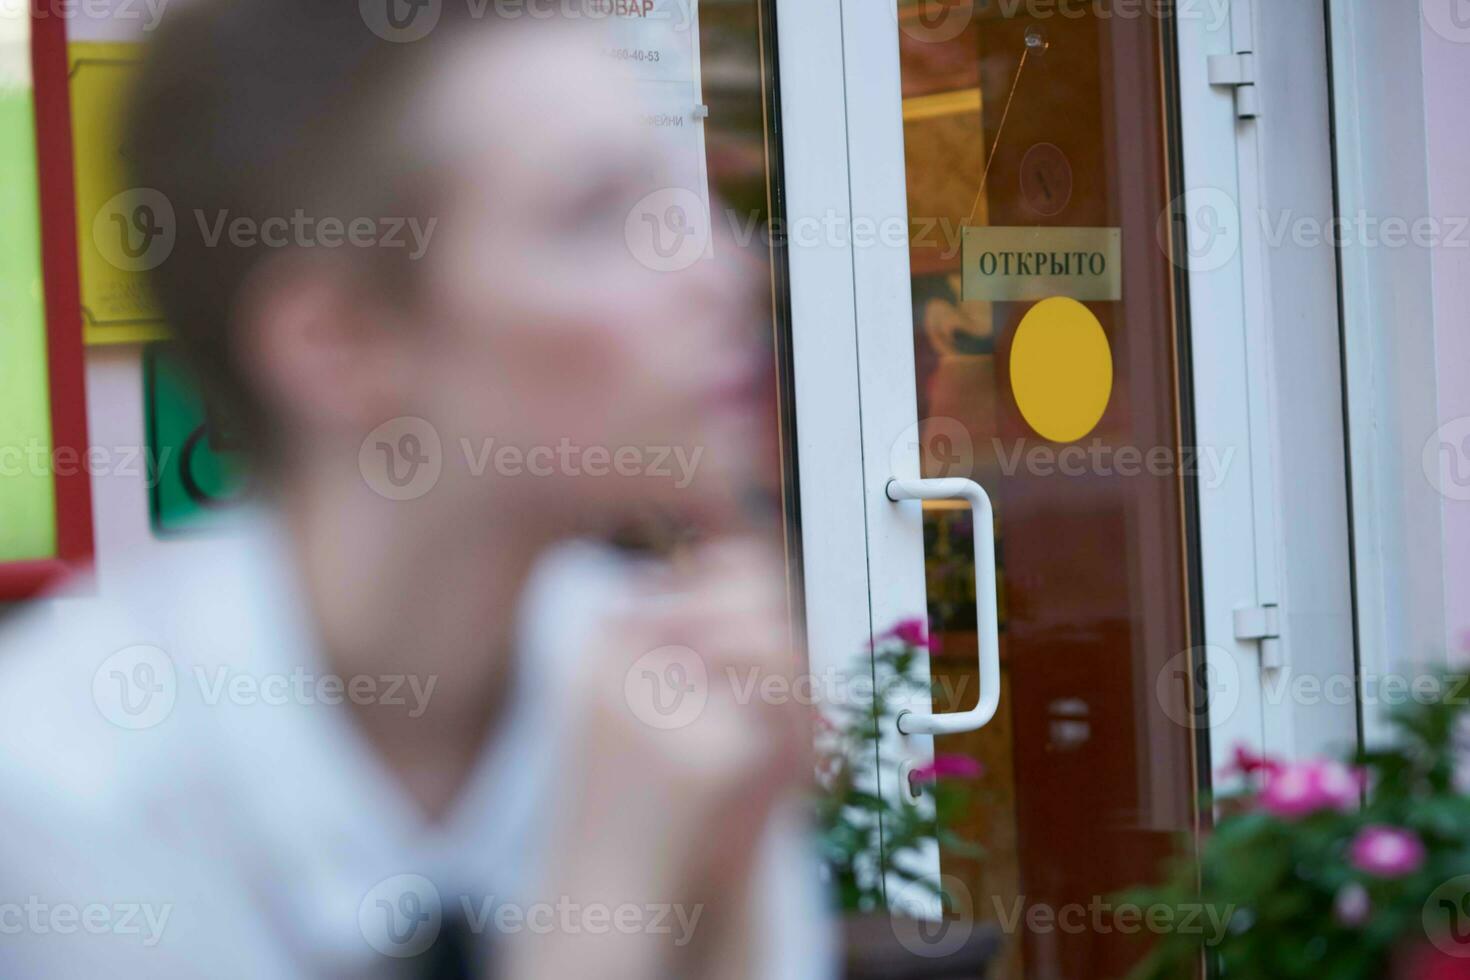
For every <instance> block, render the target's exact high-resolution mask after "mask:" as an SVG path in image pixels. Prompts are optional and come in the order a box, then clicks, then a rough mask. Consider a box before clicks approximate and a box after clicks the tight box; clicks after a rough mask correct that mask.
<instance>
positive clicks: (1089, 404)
mask: <svg viewBox="0 0 1470 980" xmlns="http://www.w3.org/2000/svg"><path fill="white" fill-rule="evenodd" d="M1011 391H1012V392H1013V393H1014V394H1015V397H1016V405H1017V407H1019V408H1020V409H1021V416H1022V418H1024V419H1025V420H1026V424H1027V425H1029V426H1031V428H1032V429H1034V430H1036V432H1037V434H1038V435H1040V436H1041V437H1042V438H1044V439H1050V440H1051V441H1052V442H1076V441H1077V440H1078V439H1081V438H1082V437H1083V436H1085V435H1087V434H1088V433H1089V432H1091V431H1092V430H1093V429H1095V428H1097V424H1098V422H1100V421H1102V417H1103V412H1105V411H1106V410H1107V407H1108V400H1109V399H1110V398H1111V397H1112V394H1113V350H1112V347H1111V346H1110V345H1109V344H1108V336H1107V334H1106V333H1104V332H1103V326H1102V323H1101V322H1099V320H1098V318H1097V316H1096V315H1095V314H1094V313H1093V312H1092V311H1091V310H1089V309H1088V308H1087V307H1085V306H1083V305H1082V304H1081V303H1079V302H1077V301H1076V300H1075V299H1068V298H1066V297H1064V296H1056V297H1053V298H1051V299H1044V300H1042V301H1041V302H1040V303H1037V304H1036V305H1035V306H1033V307H1032V308H1031V310H1030V311H1029V312H1028V313H1027V314H1026V315H1025V317H1023V318H1022V319H1021V325H1020V327H1018V328H1017V329H1016V339H1015V342H1014V343H1013V344H1012V345H1011Z"/></svg>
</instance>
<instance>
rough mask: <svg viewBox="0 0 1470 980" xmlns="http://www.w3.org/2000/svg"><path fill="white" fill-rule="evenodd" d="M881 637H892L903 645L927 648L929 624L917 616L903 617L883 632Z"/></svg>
mask: <svg viewBox="0 0 1470 980" xmlns="http://www.w3.org/2000/svg"><path fill="white" fill-rule="evenodd" d="M882 638H883V639H894V640H897V641H898V642H900V643H902V644H903V645H904V646H910V647H922V648H924V649H926V650H927V649H929V624H928V623H927V622H925V621H924V620H923V619H921V618H919V617H918V616H914V617H913V618H911V619H905V620H902V621H900V622H899V623H898V625H896V626H894V627H893V629H891V630H889V631H888V632H887V633H884V634H883V637H882Z"/></svg>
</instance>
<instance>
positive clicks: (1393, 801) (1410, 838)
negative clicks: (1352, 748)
mask: <svg viewBox="0 0 1470 980" xmlns="http://www.w3.org/2000/svg"><path fill="white" fill-rule="evenodd" d="M1463 680H1464V679H1453V678H1451V679H1446V680H1445V682H1444V683H1442V684H1440V685H1438V688H1437V690H1438V692H1439V693H1438V695H1437V696H1436V697H1435V698H1434V699H1432V701H1429V699H1426V701H1429V703H1416V704H1412V705H1408V706H1405V707H1403V708H1400V709H1399V710H1397V711H1396V712H1395V713H1394V714H1393V715H1392V719H1391V720H1392V725H1393V731H1394V733H1395V737H1394V739H1393V740H1392V742H1391V745H1390V747H1388V748H1385V749H1382V750H1377V751H1371V752H1363V753H1359V754H1357V755H1356V756H1355V757H1354V758H1353V759H1352V760H1351V761H1350V762H1341V761H1336V760H1331V759H1313V760H1308V761H1304V762H1295V763H1288V762H1281V761H1277V760H1272V759H1265V758H1260V757H1256V756H1254V755H1252V754H1250V753H1249V752H1245V751H1241V750H1238V751H1237V752H1236V756H1235V764H1234V766H1233V767H1232V770H1233V772H1232V773H1231V774H1230V775H1232V776H1235V777H1239V778H1240V779H1242V780H1243V782H1244V785H1245V789H1244V790H1243V791H1241V792H1239V793H1236V794H1234V795H1231V796H1229V797H1225V798H1222V799H1220V800H1218V801H1217V802H1218V803H1219V804H1220V810H1221V812H1222V813H1223V814H1224V816H1222V817H1221V818H1220V819H1219V820H1218V821H1217V822H1216V824H1215V826H1214V829H1213V830H1212V831H1211V832H1210V833H1209V834H1208V835H1207V836H1206V837H1205V839H1204V840H1203V841H1202V842H1201V843H1200V846H1199V853H1198V855H1197V856H1196V857H1195V858H1194V859H1191V860H1188V861H1185V862H1183V863H1181V865H1180V866H1179V867H1178V869H1177V871H1176V873H1175V874H1174V875H1173V876H1172V878H1171V880H1170V882H1169V883H1168V884H1166V885H1164V886H1163V887H1161V888H1153V889H1146V890H1141V891H1140V892H1138V893H1136V894H1135V895H1134V896H1131V897H1132V898H1133V899H1134V900H1141V901H1142V902H1145V903H1149V904H1155V903H1157V904H1164V905H1172V906H1176V907H1194V908H1198V907H1199V905H1200V903H1205V904H1206V905H1212V906H1215V907H1216V908H1219V909H1223V910H1227V914H1228V916H1229V928H1228V929H1227V930H1226V932H1225V935H1224V937H1223V939H1219V940H1218V944H1217V945H1215V942H1216V938H1215V937H1213V936H1210V935H1208V934H1201V933H1198V932H1185V931H1183V930H1179V931H1175V932H1173V933H1170V934H1166V935H1165V936H1163V937H1162V939H1161V940H1159V941H1158V942H1157V944H1156V946H1155V948H1154V949H1153V950H1152V952H1151V954H1150V955H1149V956H1148V958H1147V959H1146V960H1145V961H1144V962H1143V963H1142V964H1141V965H1140V967H1139V968H1138V969H1137V971H1136V972H1135V973H1134V977H1135V978H1139V980H1143V978H1165V977H1171V978H1172V977H1188V976H1193V975H1195V972H1196V970H1197V965H1198V963H1199V962H1200V958H1201V955H1202V954H1203V955H1205V956H1207V957H1213V958H1214V959H1216V960H1217V962H1218V966H1219V969H1220V975H1221V976H1229V977H1250V978H1256V977H1272V978H1293V977H1312V978H1318V980H1326V978H1331V980H1340V978H1347V980H1350V978H1359V977H1361V978H1368V977H1372V978H1379V977H1415V978H1421V977H1452V976H1454V977H1470V795H1467V790H1470V786H1467V785H1466V780H1464V779H1463V778H1462V774H1463V773H1464V772H1465V770H1464V768H1463V766H1462V763H1461V758H1462V752H1461V749H1462V748H1463V745H1462V742H1463V741H1464V735H1465V733H1466V720H1467V719H1466V717H1465V706H1466V704H1467V703H1470V701H1467V695H1470V685H1466V684H1465V683H1464V682H1463ZM1175 921H1181V920H1180V919H1179V918H1177V917H1176V919H1175Z"/></svg>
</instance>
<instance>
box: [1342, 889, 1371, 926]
mask: <svg viewBox="0 0 1470 980" xmlns="http://www.w3.org/2000/svg"><path fill="white" fill-rule="evenodd" d="M1332 914H1333V917H1334V918H1336V919H1337V921H1338V923H1339V924H1340V925H1344V926H1347V927H1348V928H1349V929H1352V928H1355V927H1357V926H1361V925H1363V924H1364V923H1366V922H1367V921H1368V919H1369V918H1370V917H1371V916H1372V914H1373V900H1372V899H1370V898H1369V897H1368V889H1366V888H1364V887H1363V886H1362V885H1360V884H1358V883H1357V882H1356V881H1353V882H1349V883H1348V884H1346V885H1343V886H1342V887H1341V888H1340V889H1338V892H1337V898H1336V899H1335V900H1334V901H1333V903H1332Z"/></svg>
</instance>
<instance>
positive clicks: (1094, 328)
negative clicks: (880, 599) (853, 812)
mask: <svg viewBox="0 0 1470 980" xmlns="http://www.w3.org/2000/svg"><path fill="white" fill-rule="evenodd" d="M1062 6H1068V5H1062ZM1097 7H1098V5H1095V4H1074V5H1070V6H1069V7H1068V9H1069V14H1068V16H1060V15H1055V11H1053V14H1054V15H1053V16H1048V17H1031V16H1024V15H1021V14H1019V13H1016V14H1014V15H1008V12H1009V11H1014V10H1015V9H1016V7H1015V5H1006V4H999V5H996V4H984V5H982V4H972V3H970V2H969V0H953V2H948V3H946V2H941V0H905V2H903V3H902V4H901V5H900V27H901V31H900V38H901V45H902V47H901V51H902V68H903V95H904V135H905V152H906V158H907V165H908V203H909V214H910V218H911V259H912V270H913V297H914V351H915V357H916V362H917V370H918V379H917V381H918V397H919V405H918V413H919V418H920V419H921V420H922V422H921V426H922V427H923V428H922V445H923V466H924V475H925V476H926V477H945V476H968V477H971V478H973V479H975V480H976V481H978V482H979V483H981V484H982V485H983V486H985V487H986V489H987V490H988V491H989V492H990V494H991V496H992V498H993V499H994V502H995V507H996V514H997V538H998V541H999V550H1000V558H999V561H1000V566H1001V567H1000V589H1001V629H1002V662H1003V674H1002V676H1003V695H1002V700H1001V705H1002V707H1001V713H1000V715H999V716H998V717H997V718H996V720H995V721H994V722H993V723H992V724H991V725H990V726H988V727H987V728H985V729H984V730H983V731H981V732H979V733H976V734H972V735H963V736H953V737H946V738H941V739H938V740H937V744H936V751H937V752H938V753H940V754H947V753H958V754H964V755H969V756H973V757H976V758H978V759H980V760H981V761H983V763H984V764H985V767H986V770H987V771H986V775H985V777H984V779H983V781H982V782H981V783H980V784H979V787H978V791H977V792H976V794H975V798H974V800H973V802H972V804H971V806H970V807H969V809H968V812H967V814H966V816H965V818H964V819H963V820H962V821H961V825H960V826H957V827H955V828H953V829H954V830H956V831H958V832H959V833H961V834H962V835H964V836H967V837H969V838H970V839H971V840H974V841H976V842H978V843H980V844H981V845H982V846H983V847H984V848H985V850H986V852H987V853H986V856H985V857H983V858H981V859H978V860H971V859H962V858H960V857H958V856H956V855H953V854H946V855H945V856H944V859H943V868H944V872H945V874H947V875H954V876H956V877H957V878H958V879H959V880H960V881H962V882H963V883H964V886H965V887H966V888H967V889H968V890H969V891H970V893H971V897H972V899H973V907H974V908H975V914H976V915H977V917H979V918H982V919H988V920H991V921H996V922H998V923H1000V924H1001V925H1002V926H1003V927H1005V928H1006V931H1007V946H1008V951H1007V957H1008V959H1007V963H1006V969H1005V970H1004V972H1003V973H1002V975H1003V976H1007V977H1028V978H1043V977H1044V978H1058V980H1082V978H1087V977H1113V976H1119V975H1122V974H1123V973H1125V972H1126V970H1127V966H1128V964H1129V963H1131V962H1132V961H1133V959H1134V958H1135V957H1136V956H1137V954H1138V952H1139V951H1140V949H1142V948H1143V947H1142V945H1141V944H1140V941H1139V940H1138V938H1137V937H1136V936H1127V935H1122V934H1120V932H1119V930H1118V929H1117V928H1116V924H1115V923H1113V922H1112V921H1111V919H1110V918H1109V914H1108V913H1107V912H1106V911H1102V912H1096V911H1095V910H1097V909H1099V908H1100V907H1101V908H1103V909H1106V907H1107V906H1108V905H1110V904H1111V903H1113V902H1114V901H1115V896H1116V893H1117V892H1118V891H1119V890H1120V889H1123V888H1126V887H1128V886H1130V885H1133V884H1137V883H1139V882H1140V881H1142V880H1145V879H1147V878H1148V877H1149V876H1150V875H1151V874H1152V873H1153V871H1154V870H1155V868H1156V867H1157V866H1158V864H1159V862H1160V861H1161V859H1163V858H1165V857H1166V855H1167V854H1168V853H1169V852H1170V849H1171V847H1172V846H1173V845H1174V844H1175V843H1176V842H1177V835H1178V834H1179V833H1180V832H1187V831H1190V830H1192V828H1193V827H1194V822H1195V818H1196V813H1195V807H1194V800H1195V797H1196V788H1197V779H1196V775H1195V769H1194V760H1195V754H1194V752H1195V745H1194V737H1195V736H1194V733H1193V731H1192V730H1191V728H1190V727H1189V724H1188V722H1189V718H1188V715H1187V714H1185V713H1184V711H1185V708H1186V705H1187V703H1188V702H1187V689H1186V681H1185V679H1180V678H1179V677H1178V676H1177V675H1176V674H1172V673H1166V672H1165V667H1166V665H1167V664H1168V663H1169V662H1170V661H1171V659H1172V658H1174V657H1175V656H1177V655H1180V654H1185V651H1187V650H1188V649H1189V647H1190V644H1191V641H1190V619H1189V608H1190V606H1189V596H1190V592H1189V586H1188V582H1189V575H1188V567H1189V566H1188V561H1187V557H1186V555H1187V550H1186V540H1187V538H1186V534H1185V524H1186V514H1185V505H1184V499H1185V497H1184V490H1183V487H1184V484H1183V480H1182V478H1181V473H1180V469H1181V467H1180V465H1179V461H1180V458H1181V457H1180V435H1179V433H1180V425H1181V419H1180V412H1179V407H1178V406H1179V387H1180V377H1179V368H1178V364H1179V356H1178V350H1177V344H1176V323H1175V314H1174V310H1175V305H1174V294H1173V282H1174V280H1173V267H1172V266H1171V264H1170V262H1169V259H1168V256H1167V255H1166V254H1165V252H1164V251H1163V249H1161V247H1160V245H1159V244H1158V241H1159V239H1158V235H1157V228H1158V222H1159V217H1160V215H1161V214H1163V213H1164V212H1165V211H1166V208H1167V204H1168V201H1169V200H1170V198H1171V192H1170V180H1169V176H1170V165H1169V164H1170V159H1171V145H1170V142H1169V140H1170V134H1169V132H1168V130H1167V128H1166V120H1167V118H1168V115H1167V113H1166V111H1165V109H1166V100H1165V86H1164V68H1163V63H1162V52H1163V50H1164V43H1165V41H1164V38H1165V35H1166V28H1167V25H1165V24H1161V23H1160V21H1159V20H1158V19H1157V18H1154V17H1150V16H1147V15H1146V14H1144V13H1141V12H1140V13H1139V14H1138V15H1137V16H1134V17H1123V16H1113V17H1099V16H1098V15H1097V14H1096V10H1097ZM1049 9H1050V8H1049ZM972 229H978V230H972ZM1023 324H1024V326H1023ZM1186 462H1187V460H1186ZM969 522H970V513H969V511H968V510H967V509H964V508H962V507H952V506H948V505H945V504H940V505H930V506H927V507H926V511H925V548H926V565H927V576H928V589H929V615H930V618H931V626H932V629H933V634H934V636H935V638H936V639H937V641H938V652H937V653H936V655H935V657H934V659H933V662H932V669H933V673H934V675H935V677H936V679H937V681H938V682H939V683H938V689H939V693H938V694H937V699H938V701H939V705H938V707H939V709H940V710H955V709H960V708H967V707H970V706H972V705H973V704H974V703H975V691H976V690H977V688H978V679H977V677H976V672H975V661H976V652H975V648H976V638H975V607H974V603H975V583H974V565H973V561H972V557H971V547H970V537H971V532H970V523H969ZM1188 659H1189V658H1188V655H1187V654H1185V656H1184V660H1183V661H1182V662H1184V663H1187V662H1188ZM1161 675H1162V676H1164V678H1165V679H1164V681H1163V682H1162V686H1161V685H1160V683H1158V679H1159V678H1160V677H1161ZM1184 677H1185V678H1187V670H1186V672H1185V674H1184ZM945 692H949V694H950V695H952V697H950V698H949V703H945V700H946V694H945ZM1032 908H1040V909H1043V910H1045V911H1046V912H1047V913H1049V914H1054V915H1058V916H1062V917H1063V918H1062V919H1061V920H1060V921H1061V922H1064V923H1067V924H1068V925H1067V926H1065V927H1064V926H1060V925H1059V926H1056V927H1052V928H1047V929H1037V930H1032V929H1029V928H1028V927H1027V926H1026V922H1027V919H1026V918H1025V913H1026V912H1027V911H1028V910H1030V909H1032ZM1018 912H1019V913H1021V914H1022V917H1021V918H1020V919H1019V920H1017V919H1016V918H1015V916H1016V914H1017V913H1018ZM1017 921H1019V922H1020V924H1019V925H1016V924H1015V923H1016V922H1017ZM1036 921H1040V919H1039V918H1038V919H1037V920H1036Z"/></svg>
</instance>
